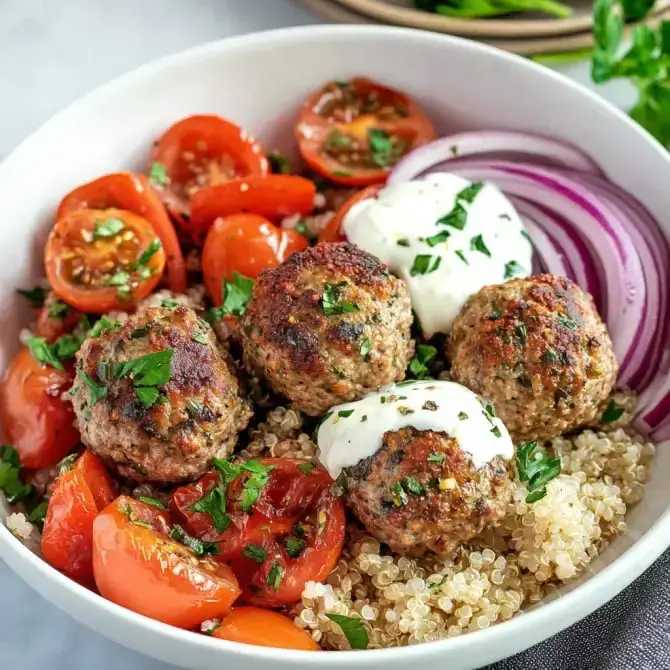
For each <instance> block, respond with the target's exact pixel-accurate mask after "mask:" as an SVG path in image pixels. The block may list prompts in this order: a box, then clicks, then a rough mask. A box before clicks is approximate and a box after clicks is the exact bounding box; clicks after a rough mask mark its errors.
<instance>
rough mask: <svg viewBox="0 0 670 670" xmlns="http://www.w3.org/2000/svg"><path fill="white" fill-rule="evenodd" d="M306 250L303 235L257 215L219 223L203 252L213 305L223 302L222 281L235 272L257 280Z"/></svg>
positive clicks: (212, 228) (205, 274) (217, 222)
mask: <svg viewBox="0 0 670 670" xmlns="http://www.w3.org/2000/svg"><path fill="white" fill-rule="evenodd" d="M307 246H308V242H307V240H306V239H305V237H304V236H303V235H301V234H300V233H298V232H296V231H295V230H283V229H281V228H277V226H273V225H272V224H271V223H270V222H269V221H268V220H267V219H265V218H263V217H262V216H258V215H257V214H233V215H231V216H226V217H225V218H221V219H217V220H216V222H215V223H214V225H213V226H212V227H211V228H210V230H209V233H208V234H207V239H206V240H205V246H204V249H203V251H202V271H203V274H204V277H205V286H206V287H207V290H208V291H209V294H210V296H211V297H212V300H213V301H214V304H216V305H220V304H221V302H222V301H223V295H222V293H223V290H222V286H223V280H224V279H231V278H232V276H233V272H238V273H239V274H241V275H244V276H245V277H250V278H251V279H255V278H256V277H257V276H258V275H259V273H260V272H261V271H262V270H267V269H269V268H275V267H277V266H278V265H279V264H280V263H283V262H284V261H285V260H286V259H287V258H288V257H289V256H290V255H291V254H292V253H293V252H294V251H300V250H301V249H304V248H305V247H307Z"/></svg>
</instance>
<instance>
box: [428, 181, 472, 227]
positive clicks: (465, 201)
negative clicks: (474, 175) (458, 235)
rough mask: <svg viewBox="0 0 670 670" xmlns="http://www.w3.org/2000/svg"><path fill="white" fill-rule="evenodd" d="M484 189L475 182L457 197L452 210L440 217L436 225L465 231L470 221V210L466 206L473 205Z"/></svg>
mask: <svg viewBox="0 0 670 670" xmlns="http://www.w3.org/2000/svg"><path fill="white" fill-rule="evenodd" d="M483 188H484V184H482V183H481V182H474V183H473V184H470V185H469V186H466V187H465V188H464V189H462V190H461V191H459V193H458V194H457V195H456V200H455V202H454V206H453V208H452V210H451V211H450V212H449V213H448V214H445V215H444V216H442V217H440V218H439V219H438V220H437V221H436V222H435V223H436V225H438V226H451V227H452V228H456V229H457V230H463V229H464V228H465V224H466V223H467V219H468V208H467V207H466V206H465V205H471V204H472V203H473V202H474V200H475V198H476V197H477V195H478V194H479V192H480V191H481V190H482V189H483Z"/></svg>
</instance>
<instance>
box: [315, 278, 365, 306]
mask: <svg viewBox="0 0 670 670" xmlns="http://www.w3.org/2000/svg"><path fill="white" fill-rule="evenodd" d="M346 285H347V282H339V283H337V284H326V285H325V286H324V288H323V297H322V299H321V308H322V309H323V313H324V314H345V313H348V312H358V311H359V308H358V305H355V304H354V303H353V302H351V301H349V300H342V299H341V295H342V289H343V288H344V287H345V286H346Z"/></svg>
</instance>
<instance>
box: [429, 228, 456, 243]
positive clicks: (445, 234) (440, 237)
mask: <svg viewBox="0 0 670 670" xmlns="http://www.w3.org/2000/svg"><path fill="white" fill-rule="evenodd" d="M450 237H451V233H450V232H449V231H448V230H443V231H442V232H440V233H437V234H436V235H431V236H430V237H427V238H426V244H427V245H428V246H429V247H435V246H437V245H438V244H442V242H446V241H447V240H448V239H449V238H450Z"/></svg>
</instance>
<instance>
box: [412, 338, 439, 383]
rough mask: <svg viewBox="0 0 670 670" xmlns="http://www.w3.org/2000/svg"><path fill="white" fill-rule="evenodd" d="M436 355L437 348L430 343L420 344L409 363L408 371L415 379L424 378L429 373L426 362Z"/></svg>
mask: <svg viewBox="0 0 670 670" xmlns="http://www.w3.org/2000/svg"><path fill="white" fill-rule="evenodd" d="M435 356H437V348H436V347H434V346H433V345H432V344H420V345H419V346H418V347H417V348H416V353H415V354H414V356H413V358H412V360H411V361H410V363H409V371H410V372H411V373H412V374H413V375H414V377H415V378H416V379H426V378H427V377H429V375H430V368H429V367H428V363H430V361H432V360H433V359H434V358H435Z"/></svg>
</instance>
